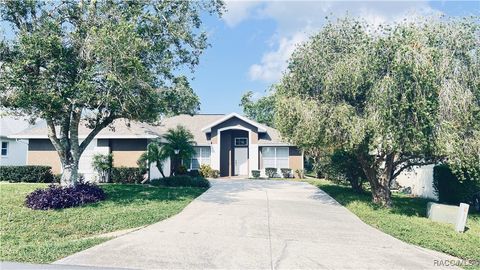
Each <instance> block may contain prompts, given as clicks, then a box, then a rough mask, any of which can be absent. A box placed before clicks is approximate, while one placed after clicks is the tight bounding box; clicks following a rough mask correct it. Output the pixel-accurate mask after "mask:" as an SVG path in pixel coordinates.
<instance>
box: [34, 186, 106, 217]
mask: <svg viewBox="0 0 480 270" xmlns="http://www.w3.org/2000/svg"><path fill="white" fill-rule="evenodd" d="M105 198H106V196H105V192H104V191H103V190H102V189H101V188H100V187H98V186H97V185H94V184H89V183H82V182H80V183H79V184H77V185H76V186H75V187H61V186H58V185H53V184H52V185H50V186H49V187H48V188H46V189H37V190H35V191H34V192H32V193H30V194H28V195H27V197H26V199H25V205H26V206H27V207H28V208H31V209H35V210H48V209H62V208H69V207H75V206H80V205H84V204H87V203H94V202H98V201H101V200H105Z"/></svg>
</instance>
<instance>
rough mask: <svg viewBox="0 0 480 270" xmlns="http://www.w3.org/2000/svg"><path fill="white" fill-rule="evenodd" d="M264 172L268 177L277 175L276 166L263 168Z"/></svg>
mask: <svg viewBox="0 0 480 270" xmlns="http://www.w3.org/2000/svg"><path fill="white" fill-rule="evenodd" d="M265 174H266V175H267V177H268V178H273V177H275V175H277V168H265Z"/></svg>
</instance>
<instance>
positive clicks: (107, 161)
mask: <svg viewBox="0 0 480 270" xmlns="http://www.w3.org/2000/svg"><path fill="white" fill-rule="evenodd" d="M92 167H93V169H94V170H95V171H96V172H97V173H98V176H99V179H98V180H99V182H103V183H107V182H110V173H111V170H112V167H113V154H106V155H104V154H96V155H94V156H93V158H92Z"/></svg>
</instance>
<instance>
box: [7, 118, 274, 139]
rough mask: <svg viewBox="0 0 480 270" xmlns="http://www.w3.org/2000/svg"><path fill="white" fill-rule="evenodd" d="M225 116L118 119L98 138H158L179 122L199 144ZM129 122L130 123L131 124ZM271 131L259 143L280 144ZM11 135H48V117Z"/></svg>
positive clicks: (83, 130)
mask: <svg viewBox="0 0 480 270" xmlns="http://www.w3.org/2000/svg"><path fill="white" fill-rule="evenodd" d="M223 117H225V115H224V114H197V115H185V114H182V115H177V116H173V117H168V118H164V119H162V120H161V121H160V123H159V124H155V125H152V124H146V123H140V122H134V121H131V122H128V121H125V120H124V119H118V120H115V121H114V123H113V124H112V125H111V126H110V127H107V128H105V129H103V130H102V131H101V132H100V133H99V134H98V135H97V138H156V137H159V136H161V135H162V134H164V133H165V132H166V131H167V130H168V129H170V128H175V127H176V126H177V125H183V126H185V127H186V128H187V129H189V130H190V131H191V132H192V134H193V136H194V138H195V141H196V142H197V144H207V143H209V142H208V141H207V137H206V135H205V133H204V132H203V131H202V128H204V127H206V126H208V125H209V124H211V123H213V122H215V121H218V120H220V119H221V118H223ZM127 123H129V125H127ZM264 127H265V129H266V130H267V134H265V135H262V136H261V137H260V139H259V144H279V143H282V140H281V136H280V134H279V132H278V131H277V130H275V129H273V128H271V127H267V126H264ZM88 133H90V129H88V128H86V127H85V126H84V125H80V127H79V137H80V138H82V137H85V136H87V135H88ZM9 137H11V138H47V126H46V123H45V122H44V121H41V122H39V123H37V124H36V125H35V126H32V127H30V128H28V129H26V130H23V131H22V132H19V133H16V134H14V135H11V136H9Z"/></svg>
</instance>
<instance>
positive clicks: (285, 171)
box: [280, 168, 292, 178]
mask: <svg viewBox="0 0 480 270" xmlns="http://www.w3.org/2000/svg"><path fill="white" fill-rule="evenodd" d="M280 172H281V173H282V177H283V178H290V177H292V169H290V168H281V169H280Z"/></svg>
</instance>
